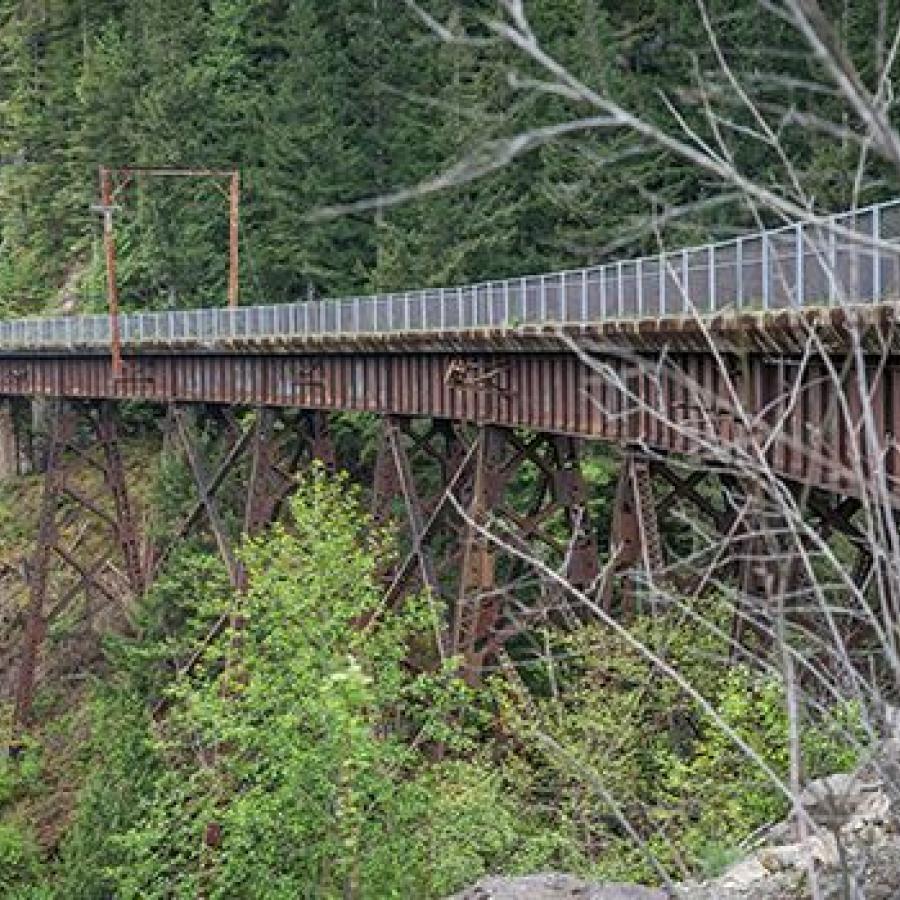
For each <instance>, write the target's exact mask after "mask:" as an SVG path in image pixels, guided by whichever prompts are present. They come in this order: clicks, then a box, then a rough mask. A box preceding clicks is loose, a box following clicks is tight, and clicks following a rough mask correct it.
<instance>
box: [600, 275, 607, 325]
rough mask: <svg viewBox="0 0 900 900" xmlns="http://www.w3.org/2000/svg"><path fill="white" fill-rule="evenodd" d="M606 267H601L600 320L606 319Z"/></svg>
mask: <svg viewBox="0 0 900 900" xmlns="http://www.w3.org/2000/svg"><path fill="white" fill-rule="evenodd" d="M606 269H607V267H606V266H601V267H600V318H601V319H606V314H607V300H606Z"/></svg>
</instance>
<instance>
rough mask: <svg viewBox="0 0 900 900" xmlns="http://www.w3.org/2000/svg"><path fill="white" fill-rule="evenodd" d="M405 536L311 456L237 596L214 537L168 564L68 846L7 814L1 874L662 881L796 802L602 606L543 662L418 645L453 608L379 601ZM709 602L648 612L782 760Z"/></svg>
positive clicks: (443, 890) (768, 697) (310, 885)
mask: <svg viewBox="0 0 900 900" xmlns="http://www.w3.org/2000/svg"><path fill="white" fill-rule="evenodd" d="M388 552H389V547H388V546H387V545H386V537H385V535H382V534H379V533H378V532H377V531H375V530H374V529H373V527H372V524H371V522H370V520H369V519H368V517H367V515H365V514H364V513H363V511H362V507H361V505H360V503H359V497H358V494H357V492H356V491H354V490H353V489H351V488H349V487H348V485H347V482H346V479H333V478H330V477H328V476H326V475H325V474H324V473H322V472H321V471H319V472H315V473H314V474H312V475H311V476H310V477H308V478H306V479H305V480H304V481H303V482H302V483H301V486H300V489H299V491H298V493H297V495H296V496H295V498H294V499H293V501H292V503H291V516H290V521H289V525H288V526H287V527H283V526H276V527H275V528H274V529H273V530H272V531H271V532H270V533H268V534H266V535H265V536H263V537H261V538H259V539H257V540H254V541H252V542H251V543H249V545H247V546H246V547H245V550H244V554H243V556H244V560H245V563H246V565H247V569H248V573H249V576H250V588H249V590H248V591H247V593H246V594H245V595H244V596H241V597H235V596H234V595H232V594H230V592H229V590H228V588H227V582H226V581H225V579H224V577H223V574H222V572H221V570H220V565H219V564H218V563H217V562H216V560H215V558H214V557H212V556H208V555H205V554H204V553H200V552H198V551H197V550H194V549H191V548H188V549H187V550H186V551H185V552H184V553H183V554H182V555H181V556H180V557H179V558H178V559H177V560H175V561H173V564H172V565H171V566H170V568H169V571H168V574H167V576H166V577H164V578H162V579H160V581H159V582H158V583H157V585H156V586H155V588H154V590H153V591H152V592H151V594H150V596H149V597H148V598H147V601H146V603H145V606H144V608H143V612H142V635H141V637H140V638H138V639H130V640H121V639H120V640H116V641H111V643H110V647H109V654H108V655H109V658H110V661H111V665H112V671H111V672H109V673H107V674H106V675H105V677H104V679H103V680H102V682H98V684H97V686H96V688H95V692H94V699H93V700H92V702H91V722H90V731H89V735H90V736H89V739H88V740H87V742H86V743H85V744H84V746H83V748H82V750H83V752H82V756H83V760H84V763H83V766H84V771H83V775H82V786H81V788H80V792H79V799H78V803H77V806H76V810H75V814H74V819H73V821H72V822H71V824H70V826H69V827H68V829H67V830H66V831H65V833H64V837H63V839H62V846H61V852H60V858H59V861H58V863H57V864H55V865H54V864H50V865H47V864H43V865H42V864H41V861H40V858H39V854H38V851H37V848H36V845H35V841H34V837H33V836H31V835H29V833H28V831H27V828H26V827H25V825H24V823H23V822H15V821H14V820H12V819H8V820H7V821H5V822H4V823H3V825H2V829H0V884H2V885H3V886H4V888H5V889H6V893H7V895H9V896H14V897H20V898H25V897H32V898H33V897H45V896H48V897H59V898H63V897H65V898H67V900H69V898H72V900H101V898H106V897H111V896H113V897H121V898H153V897H159V898H169V897H185V898H188V897H191V898H193V897H196V896H198V895H200V894H202V895H203V896H207V897H210V898H212V897H221V898H226V897H228V898H232V897H233V898H239V897H240V898H244V897H259V898H277V897H285V898H288V897H290V898H294V897H298V896H304V897H318V898H336V897H350V898H383V897H398V898H399V897H413V896H415V897H423V898H426V897H441V896H443V895H445V894H447V893H450V892H451V891H452V890H454V889H455V888H458V887H460V886H461V885H463V884H465V883H467V882H470V881H472V880H474V879H475V878H477V877H478V876H479V875H480V874H482V873H484V872H489V871H506V872H516V871H529V870H535V869H540V868H547V867H556V868H564V869H568V870H575V871H583V872H586V873H592V874H595V875H598V876H603V877H610V878H620V879H635V878H639V879H644V880H649V881H658V880H659V879H660V877H661V876H662V873H663V872H667V873H669V874H670V875H677V874H678V873H679V872H683V871H710V870H714V869H715V868H717V867H718V866H720V865H721V864H722V863H723V862H724V861H727V859H729V858H730V854H731V853H733V852H734V848H735V847H736V846H737V844H738V843H739V841H740V840H742V839H743V838H744V837H745V836H746V835H747V834H749V833H750V832H752V831H753V830H754V829H755V828H757V827H758V826H759V825H761V824H764V823H766V822H770V821H772V820H774V819H777V818H779V817H780V816H782V815H783V814H784V813H785V812H786V801H785V798H784V796H783V795H782V794H781V792H780V791H779V789H778V787H777V786H776V785H774V784H772V783H771V782H769V781H767V780H766V778H765V776H763V775H762V774H761V771H760V769H759V768H758V767H757V765H756V764H755V763H754V762H753V761H752V760H750V759H748V758H747V756H746V755H745V754H744V753H742V752H741V751H740V750H738V749H737V748H736V747H735V746H734V744H733V743H732V742H731V741H730V739H729V738H728V737H727V736H725V735H723V733H722V731H721V730H720V728H719V727H718V726H717V724H716V723H715V721H714V720H713V718H712V717H711V716H710V714H709V713H704V712H703V711H702V710H700V709H698V708H697V705H696V703H695V702H694V701H693V700H692V699H691V698H690V697H689V696H687V695H685V694H684V692H683V691H681V690H680V689H679V688H678V687H677V685H674V684H673V683H672V682H671V680H669V679H666V678H664V677H661V675H660V673H659V672H658V670H656V668H655V666H654V665H653V664H652V663H651V662H649V661H648V659H647V658H646V657H645V656H644V655H642V654H641V653H639V652H637V651H636V650H635V649H634V648H633V646H631V645H630V644H628V643H627V642H625V641H623V640H622V638H621V637H620V636H618V637H617V636H616V635H615V634H614V633H612V632H610V631H609V630H608V629H604V628H600V627H599V626H592V625H585V626H584V627H583V628H579V629H576V630H575V631H574V632H572V633H570V634H568V635H566V634H557V635H554V636H550V635H547V639H548V651H550V652H549V653H548V654H547V656H546V658H545V659H544V660H543V661H541V660H537V661H535V662H534V663H533V664H532V665H531V666H527V667H524V668H523V669H522V674H521V677H520V678H513V679H511V680H510V679H509V678H508V677H506V676H505V675H502V676H498V677H497V678H496V679H494V680H493V681H491V682H489V683H488V684H486V685H484V686H482V687H481V688H478V689H475V688H471V687H468V686H466V685H465V684H464V683H463V682H462V681H461V680H460V679H458V678H456V677H454V675H453V662H452V660H451V661H449V662H448V663H447V665H446V666H444V667H441V666H440V665H439V664H438V663H437V662H435V664H434V665H433V666H427V667H426V668H425V669H424V670H423V669H421V668H418V667H413V666H411V665H410V664H409V663H408V659H409V650H410V647H411V646H418V647H420V648H421V647H423V646H427V644H428V642H429V636H430V635H432V634H433V628H434V625H435V620H434V616H435V615H436V614H439V611H435V610H433V609H432V608H431V607H430V606H429V605H428V604H427V603H424V602H419V601H415V600H412V601H410V602H409V603H408V604H407V605H406V606H405V607H404V609H403V610H401V611H400V612H398V613H396V614H394V615H390V616H378V617H376V618H375V619H374V620H371V621H370V620H369V619H368V614H370V613H372V612H373V611H374V610H376V609H378V607H379V602H380V593H379V589H378V582H377V579H376V577H375V574H374V573H375V572H376V571H377V569H378V566H379V562H380V561H381V560H382V559H383V556H384V554H385V553H388ZM223 609H226V610H228V609H230V610H231V612H232V614H233V616H235V617H237V616H239V617H240V618H239V619H235V621H239V622H240V623H241V627H240V628H239V629H238V630H235V629H231V630H227V631H226V632H225V633H223V634H222V635H220V636H219V638H218V639H217V640H215V641H213V642H211V643H210V644H209V645H208V647H207V649H206V652H205V654H204V657H203V660H202V664H201V665H200V666H198V667H197V668H196V669H195V670H193V671H192V673H191V675H190V676H189V677H184V678H181V679H176V680H175V681H174V682H173V681H172V676H171V672H170V669H169V665H168V662H169V661H170V660H171V659H172V658H173V657H175V658H178V657H179V656H181V657H183V653H184V650H185V649H188V648H190V647H191V646H196V644H197V642H198V641H199V640H200V638H201V636H202V635H203V634H205V633H206V631H207V630H208V628H209V624H210V622H211V621H212V620H214V619H215V618H216V617H217V616H218V615H219V614H220V613H221V611H222V610H223ZM706 613H707V614H706V615H705V616H704V617H703V618H702V619H701V618H699V617H698V618H695V619H690V620H684V619H681V618H679V617H678V616H677V615H676V614H674V613H668V614H665V615H661V616H657V617H655V618H650V617H640V618H638V619H636V620H635V621H634V622H633V623H632V624H631V626H630V629H631V633H632V635H634V636H635V637H638V638H640V639H641V641H642V642H643V643H644V644H645V645H646V646H647V647H649V648H651V650H652V651H653V652H654V653H657V654H659V655H660V656H664V657H665V658H666V659H667V660H668V661H669V662H670V663H671V664H672V665H674V666H676V667H677V668H678V670H679V671H681V672H682V673H683V674H684V675H685V676H686V677H688V678H690V680H691V681H692V683H694V684H695V685H696V686H697V688H698V689H699V690H700V691H701V692H702V693H703V694H704V696H705V697H706V698H707V699H708V701H709V702H710V704H711V706H712V709H713V711H714V713H715V715H716V716H719V717H721V718H722V719H724V720H725V721H726V722H727V723H728V724H729V726H730V727H732V728H733V729H734V730H735V731H736V732H737V733H738V734H740V735H741V736H742V737H743V738H744V739H745V740H746V741H747V742H748V743H749V744H750V745H751V746H752V747H753V749H754V750H755V751H756V752H757V753H759V755H760V757H761V758H762V759H763V760H764V761H765V762H766V763H767V764H768V765H770V766H771V767H772V768H773V769H774V770H775V771H776V772H777V773H779V774H780V775H782V776H784V774H785V773H786V770H787V765H788V758H787V751H786V746H787V737H788V728H787V721H786V715H785V711H784V710H785V704H784V696H783V692H782V691H781V689H780V686H779V684H778V682H777V681H776V680H765V679H762V680H760V678H759V677H758V676H755V675H753V674H752V673H750V672H749V671H747V670H745V669H742V668H731V669H729V668H728V665H727V662H726V661H725V659H724V651H725V648H726V644H725V638H724V636H723V635H722V634H721V632H720V631H718V630H717V628H716V622H717V612H716V608H715V605H713V606H711V607H710V609H709V610H707V611H706ZM420 655H421V654H420ZM163 696H165V697H166V698H167V702H168V704H169V705H168V708H167V710H166V714H165V715H164V716H156V717H155V718H154V717H153V716H152V715H151V709H152V708H153V707H154V705H155V703H156V702H157V701H158V700H159V699H160V698H161V697H163ZM854 721H855V711H854V710H853V708H852V707H841V708H836V709H832V710H829V711H826V712H825V713H824V714H821V715H820V717H819V719H818V721H817V722H814V723H812V724H811V727H810V728H809V729H808V730H807V732H806V735H805V738H804V740H805V750H806V758H807V759H808V761H809V764H810V768H809V774H810V775H816V774H819V773H821V772H830V771H834V770H836V769H842V768H845V767H846V766H848V765H851V764H852V763H853V760H854V750H853V745H852V743H850V742H848V740H847V734H848V731H847V728H848V727H849V728H850V729H851V732H850V733H852V728H853V727H854ZM41 768H42V762H41V757H40V748H39V747H33V748H30V749H28V750H27V752H26V753H25V755H24V756H23V757H22V759H21V760H19V761H17V762H13V763H7V764H5V767H4V768H3V769H2V770H0V776H2V777H0V809H2V808H4V807H5V808H6V809H13V808H15V801H16V800H21V799H22V798H23V797H25V798H27V797H28V795H29V794H32V795H36V794H37V793H39V792H40V790H41V774H42V773H41ZM625 822H627V823H628V826H627V827H626V826H625V824H624V823H625Z"/></svg>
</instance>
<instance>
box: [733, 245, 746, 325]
mask: <svg viewBox="0 0 900 900" xmlns="http://www.w3.org/2000/svg"><path fill="white" fill-rule="evenodd" d="M734 279H735V287H734V290H735V300H736V303H737V308H738V309H742V308H743V306H744V239H743V238H738V239H737V242H736V243H735V248H734Z"/></svg>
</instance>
